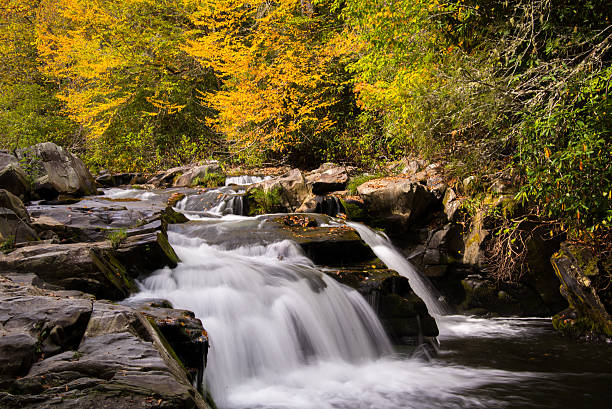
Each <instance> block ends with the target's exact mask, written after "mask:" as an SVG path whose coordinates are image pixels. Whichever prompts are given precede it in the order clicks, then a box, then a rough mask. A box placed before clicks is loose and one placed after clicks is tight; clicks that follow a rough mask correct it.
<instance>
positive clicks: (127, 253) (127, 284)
mask: <svg viewBox="0 0 612 409" xmlns="http://www.w3.org/2000/svg"><path fill="white" fill-rule="evenodd" d="M177 261H178V257H177V256H176V253H174V250H173V249H172V247H171V246H170V245H169V244H168V240H167V237H166V235H165V234H164V233H163V232H153V233H146V234H141V235H137V236H132V237H127V239H126V240H125V241H124V242H122V243H120V245H119V247H118V248H117V249H113V248H112V247H111V243H109V242H108V241H105V242H98V243H74V244H63V245H61V244H48V243H45V244H38V245H32V246H28V247H23V248H18V249H16V250H14V251H13V252H11V253H9V254H7V255H2V256H0V271H4V272H13V273H19V274H27V273H35V274H36V275H37V276H38V277H39V278H40V279H41V280H42V281H44V282H45V283H48V284H52V285H55V286H59V287H61V288H64V289H67V290H79V291H84V292H88V293H91V294H94V295H96V296H99V297H101V298H107V299H123V298H125V297H127V296H129V295H130V293H132V292H134V291H136V285H135V284H134V279H135V278H136V277H139V276H141V275H146V274H149V273H151V272H152V271H154V270H157V269H159V268H162V267H164V266H171V267H174V266H176V263H177Z"/></svg>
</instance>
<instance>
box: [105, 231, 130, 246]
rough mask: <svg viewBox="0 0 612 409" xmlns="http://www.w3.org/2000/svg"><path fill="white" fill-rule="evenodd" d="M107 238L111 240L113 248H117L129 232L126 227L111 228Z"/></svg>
mask: <svg viewBox="0 0 612 409" xmlns="http://www.w3.org/2000/svg"><path fill="white" fill-rule="evenodd" d="M106 239H107V240H108V241H109V243H110V245H111V247H112V248H113V250H117V249H118V248H119V246H120V245H121V243H123V242H124V241H125V239H127V233H126V231H125V229H116V230H111V231H109V232H108V233H107V235H106Z"/></svg>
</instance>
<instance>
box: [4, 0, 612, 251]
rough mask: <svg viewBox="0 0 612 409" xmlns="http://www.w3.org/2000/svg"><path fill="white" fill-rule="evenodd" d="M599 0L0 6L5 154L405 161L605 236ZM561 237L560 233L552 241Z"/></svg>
mask: <svg viewBox="0 0 612 409" xmlns="http://www.w3.org/2000/svg"><path fill="white" fill-rule="evenodd" d="M611 11H612V10H611V9H610V4H609V2H607V1H605V0H586V1H580V2H577V1H568V0H518V1H513V2H510V1H502V0H456V1H439V0H385V1H383V0H276V1H269V0H264V1H259V0H253V1H241V0H216V1H211V0H62V1H59V2H58V1H51V0H2V1H1V2H0V61H1V62H2V64H1V65H0V89H1V92H0V149H4V150H9V151H14V150H15V149H18V148H22V147H26V146H30V145H33V144H36V143H39V142H43V141H52V142H55V143H56V144H58V145H61V146H64V147H67V148H69V149H70V150H71V151H73V152H75V153H78V154H79V155H80V156H81V157H82V158H83V159H84V160H85V162H86V163H87V165H88V166H89V167H90V168H91V169H92V170H93V171H99V170H102V169H107V170H111V171H114V172H120V171H124V172H125V171H141V172H153V171H157V170H160V169H164V168H168V167H171V166H177V165H181V164H187V163H194V162H198V161H200V160H205V159H217V160H220V161H221V162H222V163H224V164H227V165H242V166H246V167H249V166H250V167H255V166H275V165H280V164H287V165H291V166H297V167H300V168H304V169H312V168H315V167H317V166H318V165H319V164H321V163H323V162H326V161H333V162H336V163H342V164H349V165H354V166H357V167H359V168H360V169H362V170H364V171H370V172H380V171H381V170H383V171H384V169H385V166H386V164H388V163H391V162H393V161H396V160H398V159H400V158H402V157H406V156H416V157H421V158H425V159H427V160H431V161H439V162H442V163H444V165H445V171H446V174H447V175H448V178H449V179H450V180H456V181H457V183H460V181H462V180H463V179H465V178H466V177H468V176H474V178H475V180H476V181H477V183H476V184H475V187H474V188H473V189H474V190H475V192H472V194H473V195H474V196H475V197H477V193H478V192H480V193H482V194H483V195H484V194H486V192H487V191H488V190H489V189H490V188H491V184H492V181H493V180H494V177H493V176H494V175H501V174H503V175H506V176H507V177H509V178H510V179H511V180H512V181H513V184H514V186H516V191H515V196H514V198H515V199H516V200H517V201H518V202H520V203H522V204H523V205H524V206H527V207H528V208H529V209H530V210H529V212H530V213H531V214H533V215H535V216H537V217H539V218H540V219H541V220H546V221H549V222H550V223H551V224H552V225H553V226H554V228H553V230H554V231H558V232H561V231H562V232H569V233H570V234H571V235H573V236H574V237H575V238H576V239H578V240H586V241H589V242H597V243H604V244H605V243H609V242H610V237H611V236H610V227H609V226H610V224H611V223H612V209H611V206H610V204H611V201H612V150H611V144H610V142H611V140H612V135H611V130H612V115H611V111H612V103H611V97H610V95H609V94H610V93H611V92H612V84H611V80H612V65H611V64H610V62H611V60H612V22H611V21H610V17H611V14H612V13H611ZM551 234H553V233H551Z"/></svg>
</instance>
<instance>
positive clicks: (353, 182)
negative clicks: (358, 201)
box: [346, 173, 384, 195]
mask: <svg viewBox="0 0 612 409" xmlns="http://www.w3.org/2000/svg"><path fill="white" fill-rule="evenodd" d="M382 177H384V175H382V174H379V173H377V174H374V175H368V174H363V175H358V176H355V177H352V178H351V179H350V180H349V182H348V184H347V185H346V190H348V191H349V192H350V194H351V195H356V194H357V193H358V192H357V188H358V187H359V186H361V185H363V184H364V183H365V182H368V181H370V180H374V179H380V178H382Z"/></svg>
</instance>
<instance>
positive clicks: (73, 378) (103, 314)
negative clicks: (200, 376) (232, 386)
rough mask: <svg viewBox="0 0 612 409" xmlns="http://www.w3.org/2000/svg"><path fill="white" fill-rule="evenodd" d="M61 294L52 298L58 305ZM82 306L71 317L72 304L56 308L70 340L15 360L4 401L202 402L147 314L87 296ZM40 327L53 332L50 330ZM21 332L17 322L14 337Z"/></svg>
mask: <svg viewBox="0 0 612 409" xmlns="http://www.w3.org/2000/svg"><path fill="white" fill-rule="evenodd" d="M52 298H53V299H56V298H59V297H52ZM53 299H52V300H50V302H53ZM67 301H69V300H67V299H66V300H65V301H63V300H62V299H61V298H59V299H58V300H56V302H57V304H58V305H57V308H59V307H61V303H62V302H67ZM24 302H25V300H24ZM73 302H74V301H73ZM77 305H80V304H77ZM83 307H84V308H83V310H84V312H83V314H81V316H86V318H87V319H85V320H77V319H74V318H73V319H70V318H72V317H78V316H79V315H78V314H77V312H75V313H70V312H71V310H72V311H74V310H77V308H76V307H71V308H66V311H65V312H64V313H63V315H65V316H66V318H68V319H65V320H64V321H66V323H69V322H71V321H76V322H78V323H79V325H78V331H76V330H72V329H70V328H69V332H70V333H71V334H73V335H78V336H76V337H75V339H74V342H72V343H71V344H69V345H66V347H64V350H63V351H62V352H60V353H57V354H55V355H53V356H50V357H48V356H46V355H41V354H40V353H37V352H36V351H37V349H35V350H34V353H33V355H34V356H35V357H39V358H38V362H36V361H33V362H30V363H29V364H26V365H24V366H23V368H20V369H25V371H23V370H21V371H20V372H19V373H20V375H19V377H18V378H15V377H14V376H13V379H11V381H12V382H11V385H10V393H9V392H0V405H1V406H2V407H3V408H10V409H12V408H51V407H53V408H92V409H93V408H116V409H123V408H125V409H127V408H134V407H138V408H145V407H159V408H169V409H170V408H176V409H179V408H200V409H208V408H209V406H208V405H207V404H206V402H205V400H204V398H203V397H202V395H201V394H200V392H199V391H198V388H197V387H194V386H193V385H192V383H191V382H190V380H189V378H188V377H187V374H186V373H185V370H184V368H183V366H182V364H181V362H180V361H179V360H178V359H177V357H176V353H175V351H173V349H172V347H171V346H170V345H169V344H168V342H167V340H166V339H165V338H164V337H163V335H162V334H161V332H160V330H159V328H158V327H157V325H155V322H154V321H153V320H150V319H147V317H146V316H144V315H143V314H142V313H140V312H138V311H135V310H133V309H132V308H129V307H126V306H118V305H112V304H109V303H105V302H98V301H95V302H93V305H92V302H91V301H87V302H86V304H85V305H84V306H83ZM77 311H79V310H77ZM69 313H70V314H69ZM24 315H25V316H26V317H27V315H28V313H27V312H26V313H25V314H24ZM82 321H84V324H85V325H82V324H83V323H82ZM73 326H74V324H73ZM65 327H66V325H64V326H63V327H61V326H57V325H56V326H55V327H54V328H58V329H59V328H65ZM45 331H48V332H49V336H48V337H49V338H52V337H53V335H52V333H53V330H51V331H49V330H48V329H45V330H43V332H42V333H44V332H45ZM28 332H29V331H28V329H27V328H24V327H22V328H19V329H17V330H15V331H14V337H17V336H21V337H27V336H28ZM56 332H60V331H59V330H58V331H56ZM16 345H24V346H25V345H26V343H25V341H24V342H22V343H21V344H16ZM36 345H38V342H36ZM41 358H43V359H41ZM1 389H4V390H7V389H8V388H6V387H4V388H1Z"/></svg>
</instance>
